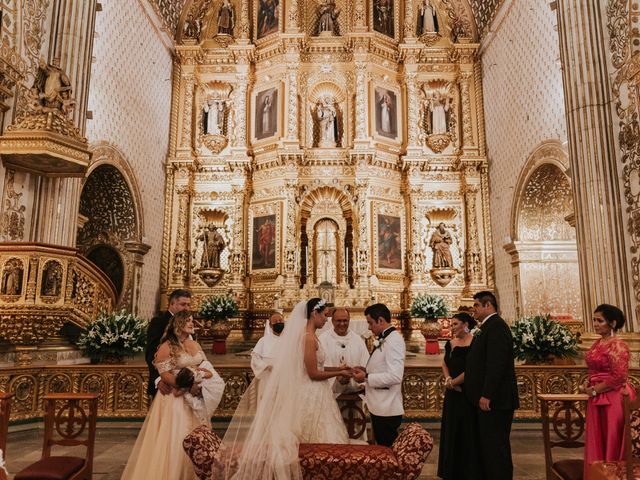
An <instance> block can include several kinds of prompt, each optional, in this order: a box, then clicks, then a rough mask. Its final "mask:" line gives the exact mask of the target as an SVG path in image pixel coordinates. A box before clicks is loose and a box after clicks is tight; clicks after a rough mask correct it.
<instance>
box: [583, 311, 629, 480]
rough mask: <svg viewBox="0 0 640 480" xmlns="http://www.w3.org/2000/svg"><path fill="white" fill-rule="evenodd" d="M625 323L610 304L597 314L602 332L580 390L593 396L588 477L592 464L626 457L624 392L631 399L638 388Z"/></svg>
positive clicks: (586, 449)
mask: <svg viewBox="0 0 640 480" xmlns="http://www.w3.org/2000/svg"><path fill="white" fill-rule="evenodd" d="M624 324H625V317H624V313H622V310H620V309H619V308H618V307H614V306H613V305H608V304H606V303H604V304H602V305H598V306H597V307H596V310H595V312H594V313H593V330H594V332H595V333H597V334H598V335H600V338H599V339H598V340H596V341H595V342H594V343H593V345H592V346H591V348H590V349H589V350H588V351H587V353H586V355H585V357H584V359H585V361H586V362H587V367H589V376H588V377H587V379H586V380H585V382H584V383H583V384H582V385H581V386H580V391H581V392H583V393H586V394H587V395H589V400H588V402H587V425H586V429H585V443H584V478H587V479H588V478H589V476H588V471H589V466H590V465H591V463H593V462H595V461H598V460H604V461H617V460H622V459H624V411H623V409H622V392H623V391H625V390H626V391H627V392H628V394H629V398H630V400H633V399H634V398H635V391H634V390H633V388H632V387H631V385H629V384H628V383H627V380H628V373H629V357H630V355H629V347H628V346H627V344H626V343H624V342H623V341H622V339H621V338H619V337H617V336H616V332H617V331H618V330H620V329H621V328H622V327H623V325H624Z"/></svg>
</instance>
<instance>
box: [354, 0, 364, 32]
mask: <svg viewBox="0 0 640 480" xmlns="http://www.w3.org/2000/svg"><path fill="white" fill-rule="evenodd" d="M353 23H354V29H353V31H354V32H366V31H367V5H366V1H365V0H355V6H354V7H353Z"/></svg>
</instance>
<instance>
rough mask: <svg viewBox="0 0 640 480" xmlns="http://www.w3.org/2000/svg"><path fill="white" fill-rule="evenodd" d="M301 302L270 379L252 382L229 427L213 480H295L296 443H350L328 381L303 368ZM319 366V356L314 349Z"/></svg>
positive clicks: (321, 355)
mask: <svg viewBox="0 0 640 480" xmlns="http://www.w3.org/2000/svg"><path fill="white" fill-rule="evenodd" d="M306 325H307V319H306V302H300V303H298V304H297V305H296V307H295V308H294V309H293V312H291V315H290V316H289V319H288V320H287V322H286V327H285V329H284V332H283V334H282V336H281V339H280V342H279V345H278V350H279V352H280V353H279V356H278V357H277V358H276V360H275V362H274V365H273V369H272V372H271V375H269V380H268V381H267V383H266V385H263V386H262V387H261V391H260V398H259V400H258V394H257V382H252V383H251V385H249V388H248V389H247V391H246V392H245V393H244V395H243V396H242V399H241V400H240V403H239V405H238V408H237V409H236V412H235V414H234V416H233V419H232V420H231V423H230V424H229V428H228V429H227V433H226V434H225V436H224V439H223V443H222V447H221V449H220V450H219V454H218V462H216V465H217V466H216V465H214V469H215V468H219V469H220V470H219V471H218V470H216V471H214V475H213V478H216V479H223V478H224V479H233V480H249V479H251V480H298V479H301V478H302V474H301V471H300V464H299V461H298V448H299V446H300V443H338V444H346V443H348V441H349V437H348V434H347V429H346V427H345V425H344V422H343V420H342V416H341V415H340V411H339V409H338V405H337V403H336V400H335V397H334V395H333V392H332V389H331V382H330V381H329V380H323V381H314V380H311V378H309V375H308V374H307V372H306V369H305V366H304V337H305V331H306ZM317 343H318V344H319V342H317ZM316 355H317V363H318V368H322V366H323V365H324V352H323V351H322V349H321V347H320V346H318V351H317V354H316Z"/></svg>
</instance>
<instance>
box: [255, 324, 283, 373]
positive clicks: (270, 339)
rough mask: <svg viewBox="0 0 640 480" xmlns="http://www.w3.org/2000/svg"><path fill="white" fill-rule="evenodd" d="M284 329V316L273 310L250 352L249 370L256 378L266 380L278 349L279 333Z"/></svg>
mask: <svg viewBox="0 0 640 480" xmlns="http://www.w3.org/2000/svg"><path fill="white" fill-rule="evenodd" d="M283 330H284V317H283V316H282V314H281V313H280V312H273V313H272V314H271V317H269V322H267V324H266V325H265V328H264V336H263V337H262V338H261V339H260V340H258V343H256V346H255V347H254V349H253V351H252V352H251V370H253V374H254V375H255V376H256V378H258V379H260V380H261V381H264V380H266V376H267V375H269V372H270V371H271V369H272V368H273V362H274V360H275V358H276V353H277V351H278V343H279V341H280V334H281V333H282V331H283Z"/></svg>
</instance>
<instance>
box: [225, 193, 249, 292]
mask: <svg viewBox="0 0 640 480" xmlns="http://www.w3.org/2000/svg"><path fill="white" fill-rule="evenodd" d="M245 191H246V184H245V185H243V186H235V185H234V187H233V196H234V200H235V203H234V207H233V251H232V252H231V258H230V262H229V263H230V265H229V269H230V271H231V288H233V289H238V290H242V289H243V287H244V275H245V265H246V256H245V251H246V248H245V245H244V236H243V225H244V224H245V219H244V203H245Z"/></svg>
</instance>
